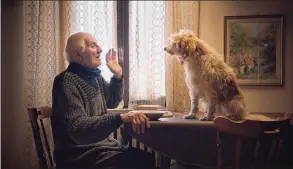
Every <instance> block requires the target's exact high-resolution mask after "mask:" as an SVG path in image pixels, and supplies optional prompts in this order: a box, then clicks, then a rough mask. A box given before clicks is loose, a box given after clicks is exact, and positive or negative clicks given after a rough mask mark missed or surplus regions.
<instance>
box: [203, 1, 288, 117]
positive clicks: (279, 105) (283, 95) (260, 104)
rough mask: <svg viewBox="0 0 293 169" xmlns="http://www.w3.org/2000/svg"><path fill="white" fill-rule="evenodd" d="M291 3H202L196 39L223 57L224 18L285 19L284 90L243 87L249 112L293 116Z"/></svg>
mask: <svg viewBox="0 0 293 169" xmlns="http://www.w3.org/2000/svg"><path fill="white" fill-rule="evenodd" d="M290 4H292V5H290ZM292 6H293V3H292V1H291V2H290V1H246V2H245V1H234V2H233V1H201V2H200V33H199V37H200V38H201V39H203V40H204V41H206V42H207V43H208V44H210V45H211V46H212V47H213V48H215V50H217V51H218V52H219V53H221V54H224V16H238V15H257V14H258V15H272V14H282V15H284V29H283V31H284V40H283V57H284V62H283V66H284V72H283V73H284V74H283V82H284V85H283V86H277V87H261V86H255V87H247V86H245V87H242V89H243V90H244V96H245V101H246V102H247V108H248V111H250V112H251V111H254V112H290V113H293V106H292V103H293V78H292V72H293V68H292V66H293V49H292V47H293V10H292Z"/></svg>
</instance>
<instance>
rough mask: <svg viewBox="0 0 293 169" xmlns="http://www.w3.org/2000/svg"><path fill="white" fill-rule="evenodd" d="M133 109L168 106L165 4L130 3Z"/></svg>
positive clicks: (131, 102) (130, 62)
mask: <svg viewBox="0 0 293 169" xmlns="http://www.w3.org/2000/svg"><path fill="white" fill-rule="evenodd" d="M129 10H130V11H129V19H130V20H129V23H130V25H129V37H130V38H129V39H130V40H129V48H130V49H129V70H130V72H129V78H130V80H129V81H130V82H129V83H130V87H129V106H130V107H131V106H133V104H159V105H162V106H165V95H166V94H165V58H164V49H163V48H164V14H165V1H130V5H129Z"/></svg>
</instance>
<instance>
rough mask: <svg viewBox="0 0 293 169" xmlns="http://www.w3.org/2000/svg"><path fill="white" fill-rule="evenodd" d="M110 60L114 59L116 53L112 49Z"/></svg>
mask: <svg viewBox="0 0 293 169" xmlns="http://www.w3.org/2000/svg"><path fill="white" fill-rule="evenodd" d="M111 56H112V59H116V51H115V50H114V49H112V55H111Z"/></svg>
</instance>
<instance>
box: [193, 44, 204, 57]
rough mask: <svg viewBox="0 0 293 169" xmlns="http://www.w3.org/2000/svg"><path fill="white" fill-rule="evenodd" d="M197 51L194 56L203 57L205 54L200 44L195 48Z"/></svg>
mask: <svg viewBox="0 0 293 169" xmlns="http://www.w3.org/2000/svg"><path fill="white" fill-rule="evenodd" d="M194 48H195V49H194V51H193V52H194V54H195V55H196V56H201V55H202V54H203V50H202V47H201V46H200V44H199V43H197V44H195V47H194Z"/></svg>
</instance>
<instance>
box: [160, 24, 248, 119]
mask: <svg viewBox="0 0 293 169" xmlns="http://www.w3.org/2000/svg"><path fill="white" fill-rule="evenodd" d="M170 40H171V43H170V45H169V46H167V47H165V48H164V50H165V51H166V52H167V53H169V54H171V55H175V56H177V58H178V60H179V61H180V63H181V64H183V65H184V70H185V80H186V83H187V86H188V88H189V94H190V99H191V111H190V113H189V114H188V115H185V116H184V118H187V119H194V118H195V119H196V118H197V114H196V113H197V112H198V110H199V109H198V105H199V99H203V101H204V102H205V103H207V111H206V114H205V116H204V117H201V118H199V120H213V118H215V117H216V116H219V115H221V116H227V117H233V118H236V119H244V118H245V116H246V105H245V102H244V97H243V94H242V91H241V90H240V88H239V86H238V85H237V84H236V81H235V73H234V71H233V69H232V68H231V67H229V66H228V65H227V64H226V63H225V62H224V60H223V57H222V56H221V55H220V54H218V53H217V52H216V51H215V50H214V49H212V48H211V47H210V46H209V45H208V44H206V43H205V42H204V41H202V40H201V39H199V38H198V37H196V36H195V35H194V33H193V32H192V31H190V30H186V29H183V30H180V31H179V32H177V33H174V34H172V35H171V37H170Z"/></svg>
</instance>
